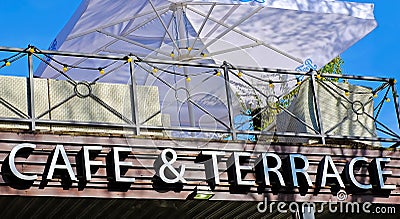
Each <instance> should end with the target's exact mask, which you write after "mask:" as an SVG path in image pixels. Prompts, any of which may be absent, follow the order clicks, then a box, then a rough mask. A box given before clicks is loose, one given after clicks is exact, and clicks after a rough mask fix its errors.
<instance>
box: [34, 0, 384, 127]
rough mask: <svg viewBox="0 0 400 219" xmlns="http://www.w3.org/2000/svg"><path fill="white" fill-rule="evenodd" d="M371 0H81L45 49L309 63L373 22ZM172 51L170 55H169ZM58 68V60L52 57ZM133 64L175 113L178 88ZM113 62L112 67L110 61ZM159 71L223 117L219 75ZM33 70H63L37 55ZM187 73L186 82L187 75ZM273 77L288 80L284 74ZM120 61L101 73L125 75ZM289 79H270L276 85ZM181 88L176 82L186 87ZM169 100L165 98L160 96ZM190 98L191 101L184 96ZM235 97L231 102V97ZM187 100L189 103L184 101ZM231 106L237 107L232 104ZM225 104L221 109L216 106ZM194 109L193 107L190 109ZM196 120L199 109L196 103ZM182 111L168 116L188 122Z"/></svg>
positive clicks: (115, 79)
mask: <svg viewBox="0 0 400 219" xmlns="http://www.w3.org/2000/svg"><path fill="white" fill-rule="evenodd" d="M376 25H377V24H376V21H375V19H374V15H373V5H372V4H363V3H350V2H343V1H323V0H202V1H201V0H186V1H185V0H130V1H127V0H84V1H83V2H82V3H81V5H80V6H79V8H78V10H77V11H76V12H75V14H74V15H73V17H72V18H71V20H70V21H69V22H68V24H67V25H66V26H65V27H64V29H63V30H62V31H61V32H60V33H59V35H58V36H57V37H56V39H55V40H54V41H53V43H52V44H51V47H50V49H52V50H60V51H73V52H84V53H95V54H124V55H127V54H135V55H137V56H139V57H142V58H143V59H145V60H179V61H185V62H198V63H216V64H222V62H223V61H227V62H228V63H231V64H233V65H236V66H261V67H269V68H283V69H291V70H294V69H297V70H307V69H309V68H315V69H318V68H320V67H322V66H323V65H324V64H326V63H327V62H329V61H330V60H331V59H333V58H334V57H336V56H337V55H339V54H340V53H342V52H343V51H344V50H346V49H347V48H348V47H350V46H351V45H353V44H354V43H355V42H357V41H358V40H360V39H361V38H362V37H364V36H365V35H366V34H368V33H369V32H370V31H372V30H373V29H374V28H375V27H376ZM172 53H173V55H171V54H172ZM58 61H59V62H60V63H70V64H71V65H75V66H97V67H99V66H109V65H110V66H112V63H111V62H110V61H98V60H89V59H77V58H72V57H59V58H58ZM50 62H51V63H52V64H54V65H55V66H58V67H60V68H62V66H60V65H59V64H57V63H54V62H53V61H50ZM142 67H143V68H141V67H139V68H138V70H137V71H138V72H137V74H136V75H137V76H136V80H137V83H138V84H151V85H159V86H160V88H159V89H160V99H161V101H162V103H161V104H162V105H163V106H165V107H164V109H163V113H168V114H173V113H174V112H175V114H176V108H174V107H175V106H173V107H172V106H171V104H170V103H172V102H173V101H175V100H176V98H177V97H178V99H179V95H180V94H179V92H176V91H173V93H172V94H171V90H170V89H169V87H166V86H164V87H162V86H161V83H160V82H159V81H158V80H154V78H153V77H148V75H149V74H148V72H146V70H147V71H151V67H150V66H142ZM110 68H111V67H110ZM157 68H160V69H165V70H167V72H161V73H160V78H163V79H164V80H165V81H167V82H168V83H170V84H173V86H175V88H176V89H177V90H178V91H179V90H180V88H184V89H187V88H188V89H189V90H190V91H189V92H190V95H191V96H192V98H193V100H194V101H198V102H201V106H203V107H204V108H206V109H207V110H208V111H210V112H212V113H213V114H215V115H216V117H217V118H219V119H221V120H222V121H227V116H226V113H225V112H226V110H225V103H226V97H225V88H224V80H223V79H222V78H221V77H219V78H218V77H213V78H210V74H209V73H208V72H204V71H206V70H204V69H197V70H194V69H188V68H177V67H173V66H157ZM67 74H68V75H69V76H70V77H71V78H74V79H76V80H86V81H91V80H93V79H94V78H97V77H98V76H99V75H98V73H96V72H85V73H83V70H82V69H71V70H70V71H68V72H67ZM36 75H38V76H41V77H48V78H64V77H63V76H62V75H59V74H58V73H57V72H56V71H54V70H53V69H51V68H49V67H48V66H47V65H45V64H44V63H41V65H40V66H39V68H38V69H37V71H36ZM181 75H185V76H189V77H190V78H191V79H192V80H191V82H190V87H188V84H189V83H187V81H186V82H185V78H186V77H182V76H181ZM267 77H277V78H278V79H279V80H288V79H290V78H288V77H287V76H285V77H283V76H276V75H275V76H273V75H272V76H271V75H269V76H267ZM129 78H130V74H129V71H128V69H127V68H126V67H121V68H119V69H117V70H115V71H114V72H113V73H112V74H110V75H109V76H107V77H103V78H101V79H100V81H103V82H112V83H127V82H128V80H129ZM289 86H291V84H286V85H284V86H276V87H275V92H282V90H283V88H288V87H289ZM184 89H182V90H184ZM166 103H168V104H166ZM189 105H190V104H189ZM236 105H237V104H236ZM189 108H191V107H189ZM236 108H237V107H236ZM222 109H224V111H222ZM192 110H193V109H192ZM194 111H195V112H194V114H195V115H194V117H195V119H194V120H195V121H192V125H193V122H195V123H196V124H195V125H198V121H199V119H200V117H201V116H202V114H203V113H204V112H199V111H198V110H196V109H195V110H194ZM182 113H183V114H184V115H185V116H182V115H180V117H176V118H174V117H173V118H172V123H173V124H178V123H179V124H185V125H187V124H189V121H187V120H186V121H182V118H187V116H186V114H188V113H189V112H187V111H186V110H183V111H182Z"/></svg>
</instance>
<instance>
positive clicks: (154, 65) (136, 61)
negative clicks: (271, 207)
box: [0, 46, 400, 147]
mask: <svg viewBox="0 0 400 219" xmlns="http://www.w3.org/2000/svg"><path fill="white" fill-rule="evenodd" d="M0 52H2V53H3V54H7V55H8V56H7V57H6V58H3V59H2V60H0V61H1V62H0V74H1V69H2V68H10V67H12V66H10V65H11V63H13V62H16V61H18V60H20V59H21V58H23V57H27V60H28V75H27V84H26V85H27V96H26V102H27V109H28V110H27V114H25V113H24V112H23V111H24V110H22V109H19V108H18V107H17V106H14V105H13V104H12V103H10V102H9V101H6V100H5V99H6V98H3V97H0V100H1V101H0V104H1V105H2V106H3V107H6V108H7V109H9V110H11V111H13V112H14V113H15V114H16V115H19V118H15V117H7V116H2V117H1V118H0V122H5V123H23V124H29V130H30V131H33V132H34V131H36V128H37V125H59V126H69V125H70V126H93V127H103V128H122V129H124V130H127V131H129V132H132V134H135V135H141V134H142V132H143V131H146V130H150V131H172V132H174V131H176V132H182V131H184V132H188V133H214V134H217V135H219V136H220V139H225V140H229V139H232V140H237V139H240V137H238V136H243V135H251V136H258V139H261V137H260V136H270V137H272V136H277V137H286V138H305V139H319V141H320V142H321V143H323V144H325V143H326V142H327V140H355V141H370V142H389V143H390V144H391V146H392V147H397V146H398V145H399V142H400V136H399V135H398V134H397V130H398V128H400V110H399V102H398V94H397V91H396V85H395V84H396V80H395V79H393V78H379V77H367V76H353V75H336V74H320V73H319V72H317V71H314V70H310V71H308V72H299V71H291V70H282V69H270V68H259V67H242V66H234V65H232V64H231V63H226V62H224V63H223V64H222V65H217V64H201V63H195V62H184V61H174V60H171V61H168V60H149V59H142V58H140V57H137V56H135V55H130V56H118V55H99V54H86V53H76V52H62V51H50V50H39V49H38V48H35V47H32V46H29V47H28V48H25V49H22V48H9V47H0ZM55 57H76V58H84V59H91V60H110V61H112V62H113V66H114V67H115V66H117V67H115V68H112V67H110V66H105V67H99V66H93V67H87V70H91V71H100V73H101V74H99V76H98V77H96V78H94V79H93V80H92V81H89V82H86V81H85V82H84V81H77V80H74V79H73V78H72V77H70V76H69V74H68V73H67V72H66V71H65V69H62V66H63V67H65V68H78V66H75V65H73V64H66V63H60V62H57V59H56V58H55ZM33 58H36V59H37V60H39V61H40V62H43V63H45V64H47V65H48V67H50V68H52V69H53V70H54V71H55V72H57V74H59V75H61V76H62V77H63V78H64V79H65V80H66V81H67V82H68V83H69V84H70V86H71V88H73V90H74V93H73V94H72V95H71V96H68V97H67V98H65V99H64V100H62V101H60V102H58V103H56V104H54V105H52V106H49V108H48V109H47V110H45V111H44V112H40V113H39V112H38V111H37V110H36V109H35V106H36V104H35V100H36V99H35V92H36V90H35V80H34V66H33V64H34V61H33ZM165 65H169V66H176V67H180V66H183V67H190V68H201V69H208V70H209V71H208V74H210V77H211V76H213V75H216V74H217V75H218V76H219V75H221V74H222V75H223V77H219V78H223V80H224V85H225V95H226V96H225V98H224V101H225V103H224V104H226V114H227V118H228V119H227V120H226V121H222V120H221V119H220V118H219V117H218V116H216V115H215V113H216V112H213V111H212V110H210V109H207V108H205V107H204V106H202V104H200V103H198V102H196V101H195V100H194V99H193V98H192V96H191V95H190V94H189V95H188V97H187V99H186V100H185V101H183V102H185V103H186V104H189V103H190V104H191V105H192V106H193V107H194V108H196V110H198V111H199V112H201V113H203V114H204V115H207V116H209V117H211V118H212V119H214V120H215V121H216V123H218V128H212V127H211V128H208V127H199V126H198V125H196V126H184V127H182V126H179V127H177V126H174V125H172V126H166V125H156V126H154V125H148V124H146V122H148V121H149V120H151V119H153V118H154V117H155V116H158V115H160V114H162V113H163V110H162V108H160V110H158V111H157V112H155V113H153V114H152V115H149V116H147V117H146V118H142V119H140V116H141V115H140V112H139V110H138V108H139V107H138V105H139V103H138V87H137V82H136V79H135V77H136V75H135V74H136V69H138V68H139V69H142V71H147V73H148V74H149V75H152V76H153V77H154V80H157V81H158V82H160V83H161V84H163V86H166V88H168V89H172V90H174V92H178V91H177V88H176V87H175V86H174V85H173V84H171V83H169V82H168V81H165V80H163V78H162V77H159V76H157V75H156V74H152V72H151V71H152V69H157V70H159V71H162V72H164V73H165V74H169V73H173V72H169V71H168V70H167V69H163V68H162V67H159V66H165ZM60 66H61V68H60ZM121 66H128V69H129V75H130V76H129V78H130V83H129V88H130V92H131V95H130V101H131V102H130V104H131V108H130V110H131V112H129V113H128V115H130V117H127V116H126V115H127V114H126V113H121V112H119V111H118V110H116V109H115V107H113V106H111V105H109V104H108V103H107V101H104V100H102V99H101V98H99V97H98V96H97V95H96V94H95V93H94V92H93V90H92V89H93V86H94V85H95V84H96V83H99V81H100V80H101V79H102V78H104V77H106V76H108V75H112V74H113V72H114V71H115V70H116V69H119V68H120V67H121ZM106 70H107V71H106ZM259 74H271V75H272V74H273V75H286V76H290V77H292V78H297V83H298V85H297V88H295V89H297V91H292V90H290V91H288V92H282V93H281V94H279V95H277V94H274V92H270V93H266V92H265V90H263V89H261V88H260V86H255V85H254V81H257V84H264V85H265V86H266V87H268V86H270V88H272V90H273V86H274V85H281V84H283V83H287V81H273V80H271V79H266V78H263V77H260V76H258V75H259ZM178 76H179V77H181V78H185V77H186V79H187V77H188V76H187V75H178ZM231 77H233V78H234V80H232V78H231ZM250 79H251V80H250ZM189 80H190V78H189ZM219 80H221V79H219ZM305 82H307V83H305ZM204 83H206V82H204ZM235 83H236V84H238V83H239V84H241V85H244V86H245V87H247V88H249V89H251V93H252V94H254V95H253V96H252V95H250V96H251V97H249V98H250V99H252V98H253V99H254V100H256V101H259V100H260V98H263V99H265V100H267V102H268V103H267V104H264V105H260V106H259V109H258V110H259V111H257V113H255V114H254V113H253V114H252V113H251V110H250V113H247V114H246V115H245V119H244V121H243V120H242V121H240V122H238V121H236V120H235V118H236V117H237V116H238V112H234V110H233V99H236V98H238V97H239V99H240V95H241V94H240V93H239V92H236V96H235V93H234V92H233V90H232V89H231V87H232V85H233V84H235ZM348 83H351V84H359V83H362V84H367V85H368V86H372V85H373V86H374V88H372V89H370V91H369V90H367V91H365V92H363V93H362V92H361V93H360V92H359V93H357V92H353V91H352V90H350V87H351V86H350V85H346V84H348ZM302 84H308V85H307V86H309V95H310V96H309V97H310V98H311V101H310V102H308V103H309V105H308V106H309V107H308V108H309V110H310V111H312V114H313V115H312V116H310V118H311V119H308V120H307V119H305V118H301V116H298V115H296V113H294V111H293V109H290V107H287V106H284V104H282V100H283V99H284V98H285V97H287V95H289V94H290V95H292V96H295V95H296V94H297V93H296V92H298V91H299V89H300V88H301V87H302V86H305V85H302ZM205 86H206V84H205ZM282 86H283V85H282ZM349 86H350V87H349ZM321 89H324V90H325V91H324V92H325V93H330V94H331V95H332V97H333V98H334V99H341V101H343V103H340V104H341V105H342V106H343V107H345V108H346V110H347V111H346V112H348V111H350V112H351V113H353V114H354V115H355V116H356V118H357V119H358V118H359V117H361V116H363V117H365V118H366V119H368V120H372V121H373V123H374V126H375V128H376V131H377V133H378V134H377V135H375V133H369V134H368V135H367V136H362V135H358V136H352V135H342V134H335V132H334V131H333V130H335V129H336V128H337V127H340V126H341V123H340V122H339V123H338V124H335V125H333V126H332V125H331V128H329V129H325V127H326V124H324V122H325V123H326V121H327V119H326V117H324V115H323V114H324V112H323V110H321V103H322V102H321V100H322V99H323V98H321V97H320V96H319V94H320V93H321V92H322V91H321ZM16 92H17V91H16ZM353 93H354V95H356V94H360V95H367V96H366V102H362V101H360V100H358V99H354V98H350V96H351V95H353ZM390 96H391V98H390ZM76 97H79V98H83V99H85V98H90V99H91V100H93V101H95V102H96V103H98V104H99V105H100V106H101V107H103V108H104V109H106V110H107V111H108V112H110V113H111V114H113V115H114V116H115V117H117V118H120V119H121V120H122V121H123V122H118V123H113V122H101V121H100V122H99V121H97V122H94V121H76V120H73V121H69V120H57V119H52V118H49V119H45V117H46V116H47V115H49V114H50V113H51V112H52V111H54V110H56V109H58V108H59V107H61V106H63V105H65V104H66V103H67V102H68V101H70V100H71V99H73V98H76ZM297 98H298V97H297ZM390 99H393V101H390ZM271 100H272V101H271ZM374 102H375V103H376V104H374ZM390 102H392V103H390ZM271 103H272V104H271ZM389 104H391V105H392V106H393V108H392V109H391V112H392V113H393V115H395V120H396V123H397V125H396V127H394V125H393V122H392V123H391V124H389V125H388V124H384V122H381V121H380V118H381V114H382V110H383V109H384V108H385V107H386V106H387V105H389ZM367 105H372V106H373V111H372V114H371V112H368V110H366V107H367ZM332 110H335V109H332ZM244 111H245V110H244ZM271 112H274V113H271ZM219 113H220V112H219ZM242 114H243V113H242ZM265 114H274V116H275V119H276V118H277V117H279V116H277V115H281V116H282V115H285V116H286V117H285V118H286V119H292V120H293V121H295V122H296V124H297V125H299V124H300V125H302V126H304V127H305V129H306V130H307V131H304V132H297V131H280V130H278V128H277V126H276V125H275V126H273V125H272V123H271V124H267V125H269V128H266V127H265V126H267V125H264V127H263V128H261V129H258V130H257V129H256V130H255V129H254V124H253V126H252V125H251V123H253V122H254V119H255V118H256V117H262V115H265ZM243 115H244V114H243ZM346 119H349V116H344V117H343V121H344V120H346ZM328 120H329V119H328ZM245 123H246V124H247V123H250V126H252V127H249V128H245V129H244V128H243V127H242V126H243V124H245ZM269 123H270V122H269ZM358 123H361V124H359V125H360V126H363V125H364V126H365V124H363V123H362V122H360V121H358ZM364 128H366V127H364ZM366 129H368V128H366ZM372 132H375V130H373V131H372Z"/></svg>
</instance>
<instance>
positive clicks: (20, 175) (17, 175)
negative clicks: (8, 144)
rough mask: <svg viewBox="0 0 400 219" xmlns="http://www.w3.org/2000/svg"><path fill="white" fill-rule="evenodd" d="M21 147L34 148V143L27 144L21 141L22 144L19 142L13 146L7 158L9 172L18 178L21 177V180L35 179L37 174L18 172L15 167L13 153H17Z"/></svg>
mask: <svg viewBox="0 0 400 219" xmlns="http://www.w3.org/2000/svg"><path fill="white" fill-rule="evenodd" d="M23 148H31V149H35V148H36V145H34V144H29V143H23V144H19V145H17V146H15V147H14V148H13V149H12V150H11V153H10V156H9V158H8V164H9V166H10V170H11V172H12V173H13V174H14V175H15V176H16V177H18V178H20V179H22V180H35V179H37V175H30V176H28V175H24V174H22V173H20V172H19V171H18V170H17V167H16V166H15V155H16V154H17V152H18V151H19V150H21V149H23Z"/></svg>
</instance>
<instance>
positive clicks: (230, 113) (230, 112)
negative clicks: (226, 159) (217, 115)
mask: <svg viewBox="0 0 400 219" xmlns="http://www.w3.org/2000/svg"><path fill="white" fill-rule="evenodd" d="M223 69H224V79H225V90H226V101H227V105H228V116H229V127H230V132H231V133H232V140H236V139H237V138H236V130H235V122H234V119H233V109H232V94H231V88H230V83H229V69H228V63H226V62H224V64H223Z"/></svg>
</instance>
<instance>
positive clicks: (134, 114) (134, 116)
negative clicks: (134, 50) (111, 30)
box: [128, 57, 140, 135]
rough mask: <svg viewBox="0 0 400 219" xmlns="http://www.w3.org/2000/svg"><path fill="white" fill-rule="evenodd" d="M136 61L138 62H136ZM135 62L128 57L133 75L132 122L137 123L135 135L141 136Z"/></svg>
mask: <svg viewBox="0 0 400 219" xmlns="http://www.w3.org/2000/svg"><path fill="white" fill-rule="evenodd" d="M135 61H136V60H135ZM135 61H134V60H133V58H132V57H128V63H129V72H130V74H131V93H132V99H131V109H132V120H133V122H134V123H135V134H136V135H140V122H139V111H138V105H137V103H138V101H137V87H136V79H135Z"/></svg>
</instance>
